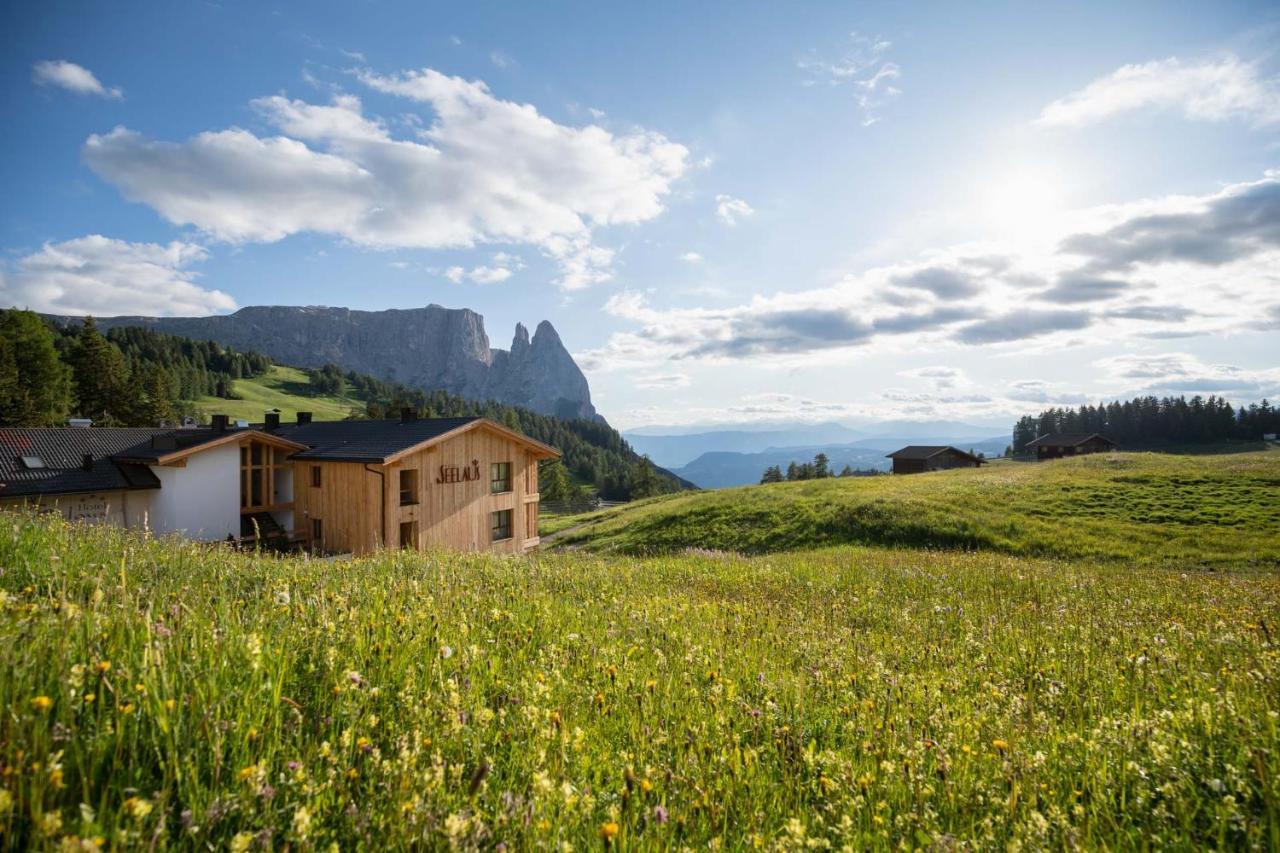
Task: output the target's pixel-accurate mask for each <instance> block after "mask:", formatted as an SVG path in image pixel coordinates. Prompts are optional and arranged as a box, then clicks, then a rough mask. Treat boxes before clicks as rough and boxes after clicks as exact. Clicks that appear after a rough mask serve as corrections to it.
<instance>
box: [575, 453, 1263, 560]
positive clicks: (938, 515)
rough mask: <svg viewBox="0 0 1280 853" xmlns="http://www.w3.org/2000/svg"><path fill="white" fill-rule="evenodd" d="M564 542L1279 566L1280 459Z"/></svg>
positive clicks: (719, 512)
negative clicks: (944, 551)
mask: <svg viewBox="0 0 1280 853" xmlns="http://www.w3.org/2000/svg"><path fill="white" fill-rule="evenodd" d="M585 520H586V521H588V522H590V523H588V524H586V525H585V526H582V527H579V528H577V529H576V530H573V531H572V532H570V533H568V534H567V535H566V536H565V537H564V538H562V539H560V540H559V542H558V544H560V545H564V544H569V545H573V546H575V547H582V548H589V549H592V550H601V551H604V550H615V551H621V552H627V553H662V552H674V551H679V550H681V549H684V548H707V549H715V550H725V551H738V552H742V553H766V552H773V551H784V550H790V549H795V548H813V547H820V546H829V545H838V544H844V543H851V542H861V543H873V544H880V545H894V546H911V547H930V548H961V549H981V550H991V551H999V552H1004V553H1009V554H1022V555H1035V556H1058V557H1090V558H1105V559H1124V560H1133V561H1138V562H1176V563H1179V564H1188V563H1204V564H1239V563H1251V564H1256V565H1261V566H1275V565H1277V563H1280V452H1275V451H1271V452H1262V453H1241V454H1231V455H1224V456H1195V457H1190V456H1173V455H1168V454H1149V453H1121V454H1114V455H1105V456H1103V455H1099V456H1092V457H1084V458H1080V459H1074V460H1062V461H1057V462H1050V463H1044V464H1019V463H1012V462H1001V463H996V464H993V465H990V466H987V467H985V468H982V469H979V470H973V469H969V470H960V471H947V472H940V473H935V474H920V475H912V476H897V477H862V478H848V479H838V480H837V479H831V480H818V481H810V482H800V483H779V484H775V485H769V486H748V487H743V488H737V489H726V490H722V491H717V492H697V493H689V494H684V495H673V496H669V497H663V498H656V499H653V500H649V501H643V502H639V503H636V504H632V505H629V506H626V507H623V508H620V509H616V510H610V511H606V512H603V513H598V514H596V515H595V516H589V517H587V518H586V519H585Z"/></svg>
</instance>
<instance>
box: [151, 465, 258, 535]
mask: <svg viewBox="0 0 1280 853" xmlns="http://www.w3.org/2000/svg"><path fill="white" fill-rule="evenodd" d="M151 470H152V471H154V472H155V475H156V476H157V477H159V478H160V489H159V490H158V491H155V492H152V497H151V513H150V526H151V530H152V531H153V532H155V533H156V534H157V535H164V534H166V533H180V534H182V535H183V536H186V537H188V538H191V539H208V540H212V539H226V538H227V536H228V535H231V536H234V537H236V538H239V537H240V448H239V446H238V445H236V444H234V443H233V444H229V445H223V446H222V447H213V448H210V449H209V450H204V451H201V452H199V453H195V454H192V455H191V456H188V457H187V464H186V467H185V468H165V467H162V466H159V465H153V466H152V467H151Z"/></svg>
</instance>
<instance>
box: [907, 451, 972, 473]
mask: <svg viewBox="0 0 1280 853" xmlns="http://www.w3.org/2000/svg"><path fill="white" fill-rule="evenodd" d="M889 458H890V459H892V460H893V473H895V474H924V473H928V472H929V471H946V470H949V469H951V468H977V467H979V466H981V465H982V461H983V460H982V458H981V457H979V456H974V455H973V454H971V453H966V452H965V451H963V450H960V449H959V448H956V447H948V446H938V445H910V446H908V447H904V448H902V449H901V450H895V451H894V452H893V453H890V454H889Z"/></svg>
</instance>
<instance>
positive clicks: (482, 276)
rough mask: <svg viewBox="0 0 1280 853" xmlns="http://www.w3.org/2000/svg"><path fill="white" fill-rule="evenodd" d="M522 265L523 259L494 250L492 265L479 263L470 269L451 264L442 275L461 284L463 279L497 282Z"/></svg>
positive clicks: (477, 281) (521, 267)
mask: <svg viewBox="0 0 1280 853" xmlns="http://www.w3.org/2000/svg"><path fill="white" fill-rule="evenodd" d="M524 266H525V264H524V260H523V259H521V258H520V257H518V256H516V255H512V254H509V253H507V252H496V253H494V255H493V263H492V265H486V264H481V265H480V266H475V267H472V268H471V269H467V268H465V267H460V266H452V267H449V268H448V269H446V270H444V272H443V275H444V277H445V278H447V279H449V281H452V282H453V283H454V284H461V283H462V282H463V281H470V282H472V283H474V284H497V283H499V282H503V281H506V280H507V279H509V278H511V276H512V275H513V273H514V271H515V270H522V269H524Z"/></svg>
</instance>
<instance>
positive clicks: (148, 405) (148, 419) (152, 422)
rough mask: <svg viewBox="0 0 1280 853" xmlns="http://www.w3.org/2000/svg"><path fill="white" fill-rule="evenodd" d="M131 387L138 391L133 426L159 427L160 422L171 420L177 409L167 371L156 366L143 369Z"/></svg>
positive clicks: (170, 379) (170, 378)
mask: <svg viewBox="0 0 1280 853" xmlns="http://www.w3.org/2000/svg"><path fill="white" fill-rule="evenodd" d="M133 385H134V387H135V388H137V389H138V399H137V404H136V406H135V408H134V412H133V418H132V423H133V425H134V426H159V425H160V423H161V422H162V421H172V420H173V418H174V415H175V414H176V413H177V408H176V406H175V400H174V392H173V379H172V377H171V376H170V375H169V373H168V371H166V370H165V369H164V368H163V367H161V366H160V365H158V364H154V365H151V366H150V367H146V368H144V369H143V371H142V375H141V376H140V377H138V378H137V379H136V380H135V382H134V383H133Z"/></svg>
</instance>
